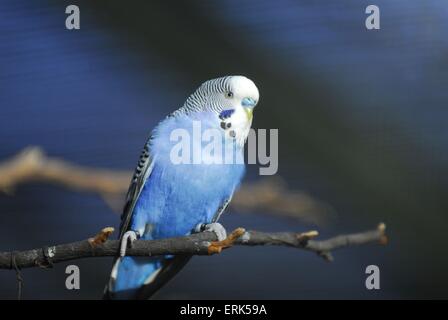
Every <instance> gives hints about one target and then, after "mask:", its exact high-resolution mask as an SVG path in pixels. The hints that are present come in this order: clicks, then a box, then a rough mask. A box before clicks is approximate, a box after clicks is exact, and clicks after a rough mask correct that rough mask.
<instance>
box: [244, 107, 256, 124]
mask: <svg viewBox="0 0 448 320" xmlns="http://www.w3.org/2000/svg"><path fill="white" fill-rule="evenodd" d="M244 111H245V112H246V116H247V120H249V121H250V120H252V117H253V112H254V109H253V108H247V107H245V108H244Z"/></svg>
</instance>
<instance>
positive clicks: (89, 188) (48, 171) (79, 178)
mask: <svg viewBox="0 0 448 320" xmlns="http://www.w3.org/2000/svg"><path fill="white" fill-rule="evenodd" d="M131 176H132V172H131V171H127V170H110V169H101V168H90V167H83V166H80V165H76V164H73V163H70V162H68V161H66V160H63V159H57V158H54V157H50V156H47V155H46V154H45V152H44V151H43V150H42V149H41V148H39V147H28V148H25V149H24V150H22V151H21V152H19V153H18V154H17V155H15V156H13V157H11V158H10V159H8V160H5V161H3V162H0V192H2V191H3V192H4V193H7V194H12V193H13V191H14V189H15V188H16V187H17V186H19V185H21V184H25V183H29V182H49V183H53V184H57V185H61V186H64V187H66V188H70V189H73V190H76V191H84V192H92V193H96V194H98V195H100V196H101V197H102V199H104V201H105V202H106V203H107V204H108V205H109V206H110V207H111V208H112V209H113V210H114V211H116V212H121V210H122V208H123V203H124V198H125V194H126V191H127V189H128V187H129V182H130V178H131ZM230 206H231V207H233V208H234V209H237V210H238V211H239V212H256V211H262V212H269V214H272V215H276V216H282V217H288V218H295V219H297V218H299V219H301V220H303V221H306V222H310V223H315V224H318V225H321V224H323V223H324V222H325V221H326V220H327V219H328V218H329V216H331V215H332V214H333V210H332V209H331V207H330V206H329V205H327V204H325V203H323V202H322V201H318V200H316V199H314V198H313V197H311V196H310V195H308V194H306V193H304V192H301V191H298V190H290V189H288V187H287V186H286V183H285V182H284V180H283V179H281V178H280V177H275V178H274V177H270V178H263V179H260V180H259V181H257V182H252V183H244V184H243V185H242V186H241V188H240V189H239V190H238V192H237V193H235V195H234V197H233V199H232V202H231V203H230Z"/></svg>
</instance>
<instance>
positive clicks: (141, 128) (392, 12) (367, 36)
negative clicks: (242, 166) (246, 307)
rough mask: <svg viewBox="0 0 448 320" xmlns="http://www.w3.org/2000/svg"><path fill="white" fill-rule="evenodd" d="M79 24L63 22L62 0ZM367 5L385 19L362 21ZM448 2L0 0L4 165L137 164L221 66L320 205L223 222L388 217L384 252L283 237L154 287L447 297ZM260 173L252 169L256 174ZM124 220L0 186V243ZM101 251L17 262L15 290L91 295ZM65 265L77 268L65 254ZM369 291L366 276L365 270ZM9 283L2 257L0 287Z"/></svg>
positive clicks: (102, 265)
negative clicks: (44, 161) (238, 78)
mask: <svg viewBox="0 0 448 320" xmlns="http://www.w3.org/2000/svg"><path fill="white" fill-rule="evenodd" d="M69 4H76V5H78V6H79V7H80V10H81V29H80V30H72V31H69V30H66V29H65V19H66V16H67V15H66V14H65V7H66V6H67V5H69ZM369 4H375V5H377V6H379V8H380V10H381V30H374V31H368V30H366V28H365V25H364V21H365V18H366V17H367V15H366V14H365V13H364V11H365V8H366V7H367V6H368V5H369ZM447 14H448V2H447V1H445V0H438V1H437V0H428V1H406V0H396V1H387V0H375V1H373V2H372V1H370V0H369V1H364V0H357V1H353V0H351V1H349V0H340V1H330V0H327V1H311V0H295V1H286V0H279V1H267V0H266V1H265V0H256V1H255V0H251V1H236V0H226V1H188V2H181V1H176V2H174V1H172V2H171V1H160V2H156V1H143V0H142V1H127V2H125V1H113V0H108V1H105V0H104V1H98V0H97V1H70V2H67V1H32V2H31V1H25V0H10V1H8V0H6V1H5V0H2V1H0V160H3V159H7V158H9V157H10V156H12V155H14V154H16V153H17V152H19V151H20V150H22V149H23V148H24V147H26V146H29V145H38V146H41V147H42V148H43V149H44V150H45V151H46V152H47V153H48V154H49V155H51V156H56V157H61V158H64V159H66V160H69V161H72V162H75V163H78V164H80V165H85V166H95V167H104V168H110V169H128V170H130V169H132V168H133V167H134V165H135V164H136V161H137V157H138V155H139V153H140V148H141V147H142V145H143V143H144V141H145V139H146V137H147V136H148V134H149V132H150V131H151V129H152V128H153V127H154V126H155V124H156V123H157V122H158V121H159V120H160V119H162V118H163V117H164V116H165V115H166V114H167V113H169V112H171V111H173V110H175V109H177V108H178V107H180V106H181V105H182V104H183V102H184V100H185V99H186V97H187V96H188V95H189V94H190V93H191V92H192V91H193V90H194V89H195V88H196V87H197V86H198V85H199V84H200V83H202V82H203V81H205V80H207V79H210V78H214V77H218V76H223V75H230V74H242V75H246V76H247V77H249V78H251V79H253V80H254V82H255V83H256V84H257V85H258V87H259V90H260V95H261V99H260V103H259V106H258V107H257V110H256V113H255V122H254V127H255V128H268V129H269V128H278V129H279V143H280V146H279V152H280V155H279V159H280V160H279V172H278V174H279V175H280V176H282V177H283V178H285V179H286V180H287V183H288V185H289V187H290V188H291V189H298V190H304V191H306V192H307V193H308V194H311V195H312V196H313V197H315V198H316V199H319V200H322V201H324V202H326V203H329V204H330V205H331V207H332V208H333V210H334V211H335V213H336V215H335V217H333V218H332V219H331V221H328V222H327V223H326V224H324V225H317V226H315V225H310V224H306V223H304V222H302V221H297V220H291V219H286V218H278V217H276V216H274V215H272V216H271V215H263V214H261V213H262V212H253V214H249V215H247V214H244V215H243V214H241V213H238V212H237V211H235V210H233V211H232V212H228V213H227V214H225V215H224V216H223V220H222V222H223V223H224V224H225V225H226V226H227V227H228V228H229V229H231V228H232V227H237V226H244V227H246V228H250V229H259V230H266V231H288V230H290V231H293V230H296V231H301V230H307V229H310V228H318V229H319V231H320V232H321V236H322V237H328V236H331V235H334V234H338V233H344V232H353V231H361V230H365V229H370V228H374V227H375V226H376V224H377V223H378V222H380V221H384V222H385V223H386V224H387V226H388V234H389V237H390V243H389V245H388V246H386V247H380V246H375V245H371V246H363V247H350V248H346V249H342V250H341V251H337V252H335V253H334V255H335V259H336V260H335V262H334V263H331V264H329V263H326V262H324V261H323V260H321V259H319V258H318V257H316V256H315V255H313V254H311V253H308V252H303V251H297V250H294V249H289V248H271V247H263V248H240V247H238V248H233V249H231V250H228V251H226V252H224V253H223V254H222V255H219V256H213V257H196V258H194V259H193V260H192V262H191V263H189V264H188V266H187V267H186V268H185V269H184V270H183V271H182V272H181V273H180V274H179V276H178V277H176V278H175V280H173V281H172V282H171V283H170V284H169V285H168V286H166V287H165V288H163V289H162V290H161V291H160V293H159V294H158V295H157V298H161V299H174V298H194V299H196V298H198V299H203V298H204V299H205V298H211V299H215V298H224V299H226V298H235V299H239V298H273V299H277V298H278V299H280V298H285V299H307V298H338V299H340V298H361V299H375V298H448V289H447V285H448V276H447V274H446V270H447V268H448V258H447V255H446V246H447V239H446V231H447V223H448V216H447V211H446V210H447V208H448V197H447V196H446V190H447V187H448V179H447V178H446V177H447V168H448V162H447V160H448V128H447V120H448V108H447V106H448V105H447V102H448V90H447V85H448V73H447V71H448V36H447V35H448V34H447V30H448V20H447V19H446V17H447ZM257 172H258V169H257V167H256V166H251V167H250V168H249V172H248V175H247V177H246V179H247V180H248V181H256V180H257V179H259V177H258V176H257ZM118 224H119V217H118V215H117V214H115V213H113V212H112V210H111V209H110V208H109V207H108V206H107V205H106V204H105V203H104V201H103V200H102V199H100V198H99V197H97V196H96V195H90V194H86V193H76V192H73V191H72V190H67V189H63V188H60V187H58V186H52V185H47V184H38V183H35V184H28V185H24V186H20V187H19V188H18V189H17V190H16V192H15V193H14V195H13V196H11V195H6V194H3V193H0V250H1V251H9V250H21V249H29V248H34V247H39V246H43V245H49V244H56V243H64V242H70V241H75V240H80V239H84V238H87V237H89V236H92V235H93V234H95V233H96V232H97V231H98V230H100V229H101V228H102V227H104V226H108V225H112V226H115V227H117V226H118ZM111 262H112V259H110V258H96V259H84V260H79V261H75V262H73V263H75V264H77V265H78V266H79V267H80V269H81V290H78V291H68V290H66V289H65V285H64V283H65V277H66V275H65V273H64V271H65V266H66V265H68V264H69V263H67V264H59V265H57V266H56V267H55V268H54V270H43V269H26V270H23V277H24V279H25V286H24V294H23V297H24V298H29V299H35V298H36V299H45V298H52V299H97V298H99V297H100V296H101V293H102V290H103V287H104V284H105V282H106V281H107V279H108V276H109V271H110V267H111ZM70 264H71V263H70ZM369 264H376V265H378V266H379V267H380V270H381V289H380V290H376V291H375V290H373V291H368V290H366V289H365V286H364V281H365V277H366V275H365V274H364V271H365V268H366V266H367V265H369ZM15 296H16V280H15V273H14V272H13V271H8V270H0V298H4V299H13V298H15Z"/></svg>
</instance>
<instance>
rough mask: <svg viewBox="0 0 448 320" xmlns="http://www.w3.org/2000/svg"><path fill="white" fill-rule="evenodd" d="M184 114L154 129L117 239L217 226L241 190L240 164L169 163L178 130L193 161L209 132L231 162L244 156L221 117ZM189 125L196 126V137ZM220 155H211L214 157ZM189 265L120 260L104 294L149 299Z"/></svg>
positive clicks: (211, 113)
mask: <svg viewBox="0 0 448 320" xmlns="http://www.w3.org/2000/svg"><path fill="white" fill-rule="evenodd" d="M231 78H232V77H226V78H225V79H227V80H226V81H225V82H222V85H221V87H222V88H223V89H221V87H219V86H217V87H216V89H215V90H221V91H223V92H226V88H227V87H228V86H230V87H231V85H229V84H228V81H230V80H231ZM220 79H224V78H220ZM220 79H217V80H220ZM244 79H247V78H244ZM247 80H248V79H247ZM212 81H213V80H212ZM248 81H250V80H248ZM206 84H207V83H206ZM231 84H232V83H231ZM209 90H210V89H209ZM198 91H199V90H198ZM257 94H258V91H257ZM192 97H193V98H194V95H193V96H192ZM187 111H188V110H187ZM187 111H185V112H178V113H177V114H176V113H175V114H173V116H170V117H167V118H166V119H165V120H164V121H162V122H161V123H160V124H159V125H158V126H157V127H156V128H155V129H154V131H153V133H152V136H151V139H150V140H149V142H148V143H147V145H146V147H145V150H144V152H143V154H142V157H141V161H140V162H139V166H138V167H137V170H136V175H135V176H134V180H133V183H132V184H131V187H130V191H129V193H128V201H127V205H126V207H125V212H124V215H123V218H122V219H123V221H122V230H121V236H123V233H124V232H125V231H127V230H133V231H136V232H138V233H139V235H140V238H141V239H146V240H151V239H160V238H169V237H176V236H183V235H187V234H190V233H191V232H192V231H193V229H194V228H195V226H196V225H198V224H201V223H205V224H208V223H212V222H215V221H216V220H217V219H218V218H219V215H220V214H221V213H222V211H223V209H225V207H226V205H227V203H228V202H229V201H230V199H231V197H232V194H233V192H234V191H235V189H236V188H237V186H238V185H239V183H240V181H241V179H242V177H243V175H244V170H245V169H244V164H243V162H242V161H239V162H237V163H234V162H233V163H229V164H223V163H212V164H210V163H207V164H206V163H203V162H201V163H197V164H195V163H181V164H173V161H172V158H171V156H172V150H173V148H174V146H175V145H176V144H177V143H178V141H177V140H173V139H172V137H171V135H172V133H173V131H175V130H179V129H181V130H183V131H184V132H187V133H188V134H189V137H190V138H191V141H190V150H188V151H189V152H188V153H190V155H191V160H193V155H195V154H197V153H198V152H201V150H202V149H203V148H204V147H205V145H206V144H207V143H209V142H208V141H205V142H204V141H203V140H204V139H203V136H202V134H203V133H204V132H205V131H206V130H209V129H213V130H217V132H218V133H219V136H218V138H219V139H220V140H221V142H222V150H221V151H222V154H226V153H229V152H231V153H232V154H233V155H234V156H233V159H234V160H235V159H236V158H238V160H241V158H242V157H243V146H244V142H243V144H241V143H238V140H237V139H233V138H230V137H229V136H226V133H225V131H224V130H222V129H220V128H219V123H220V119H219V112H216V110H207V109H206V108H198V109H197V110H194V112H187ZM193 123H199V124H200V130H199V135H198V131H197V130H196V131H195V129H194V125H193ZM249 126H250V123H249ZM243 141H244V140H243ZM198 146H199V149H198ZM183 152H185V150H184V151H183ZM218 155H219V153H218V154H215V153H213V157H214V156H216V157H217V156H218ZM187 261H188V258H185V257H183V258H179V257H173V256H165V257H149V258H147V257H122V258H118V259H117V260H116V263H115V266H114V269H113V271H112V275H111V282H110V283H109V285H108V287H107V290H106V293H107V294H108V295H109V297H112V298H147V297H148V296H150V295H151V294H152V293H153V292H154V291H155V290H157V289H158V288H159V287H160V286H161V285H162V284H163V283H164V282H166V281H167V280H169V279H170V278H171V277H172V276H173V274H175V273H176V272H177V271H178V270H179V269H180V267H182V266H183V265H184V264H185V263H186V262H187Z"/></svg>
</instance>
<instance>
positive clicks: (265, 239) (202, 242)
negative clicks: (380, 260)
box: [0, 223, 387, 270]
mask: <svg viewBox="0 0 448 320" xmlns="http://www.w3.org/2000/svg"><path fill="white" fill-rule="evenodd" d="M385 228H386V227H385V225H384V224H383V223H381V224H380V225H379V226H378V228H377V229H375V230H370V231H366V232H361V233H355V234H346V235H340V236H337V237H334V238H330V239H327V240H322V241H318V240H312V239H313V238H315V237H316V236H317V235H318V233H317V231H309V232H305V233H294V232H276V233H271V232H260V231H245V230H244V229H243V228H238V229H236V230H235V231H233V232H232V233H231V234H230V235H229V237H228V238H227V239H225V240H224V241H216V240H217V239H216V235H215V234H214V233H210V232H202V233H197V234H193V235H189V236H185V237H178V238H169V239H161V240H137V241H135V242H134V244H133V247H132V248H129V249H128V250H127V252H126V254H127V255H129V256H159V255H168V254H172V255H210V254H214V253H219V252H221V250H222V249H224V248H228V247H231V246H233V245H240V246H266V245H276V246H287V247H293V248H297V249H303V250H307V251H312V252H315V253H317V254H318V255H319V256H321V257H323V258H324V259H326V260H328V261H331V260H332V256H331V251H332V250H335V249H339V248H342V247H346V246H352V245H362V244H367V243H374V242H377V243H381V244H385V243H386V241H387V238H386V235H385ZM112 231H113V228H105V229H103V230H102V231H101V232H100V233H99V234H98V235H96V236H95V237H93V238H90V239H87V240H83V241H77V242H72V243H67V244H60V245H55V246H50V247H43V248H38V249H33V250H27V251H20V252H0V269H13V268H14V269H16V270H17V269H21V268H31V267H48V266H51V265H52V264H53V263H58V262H63V261H69V260H76V259H81V258H89V257H106V256H116V255H117V253H118V252H119V247H120V243H119V241H118V240H107V237H108V236H109V235H110V234H111V233H112Z"/></svg>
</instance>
